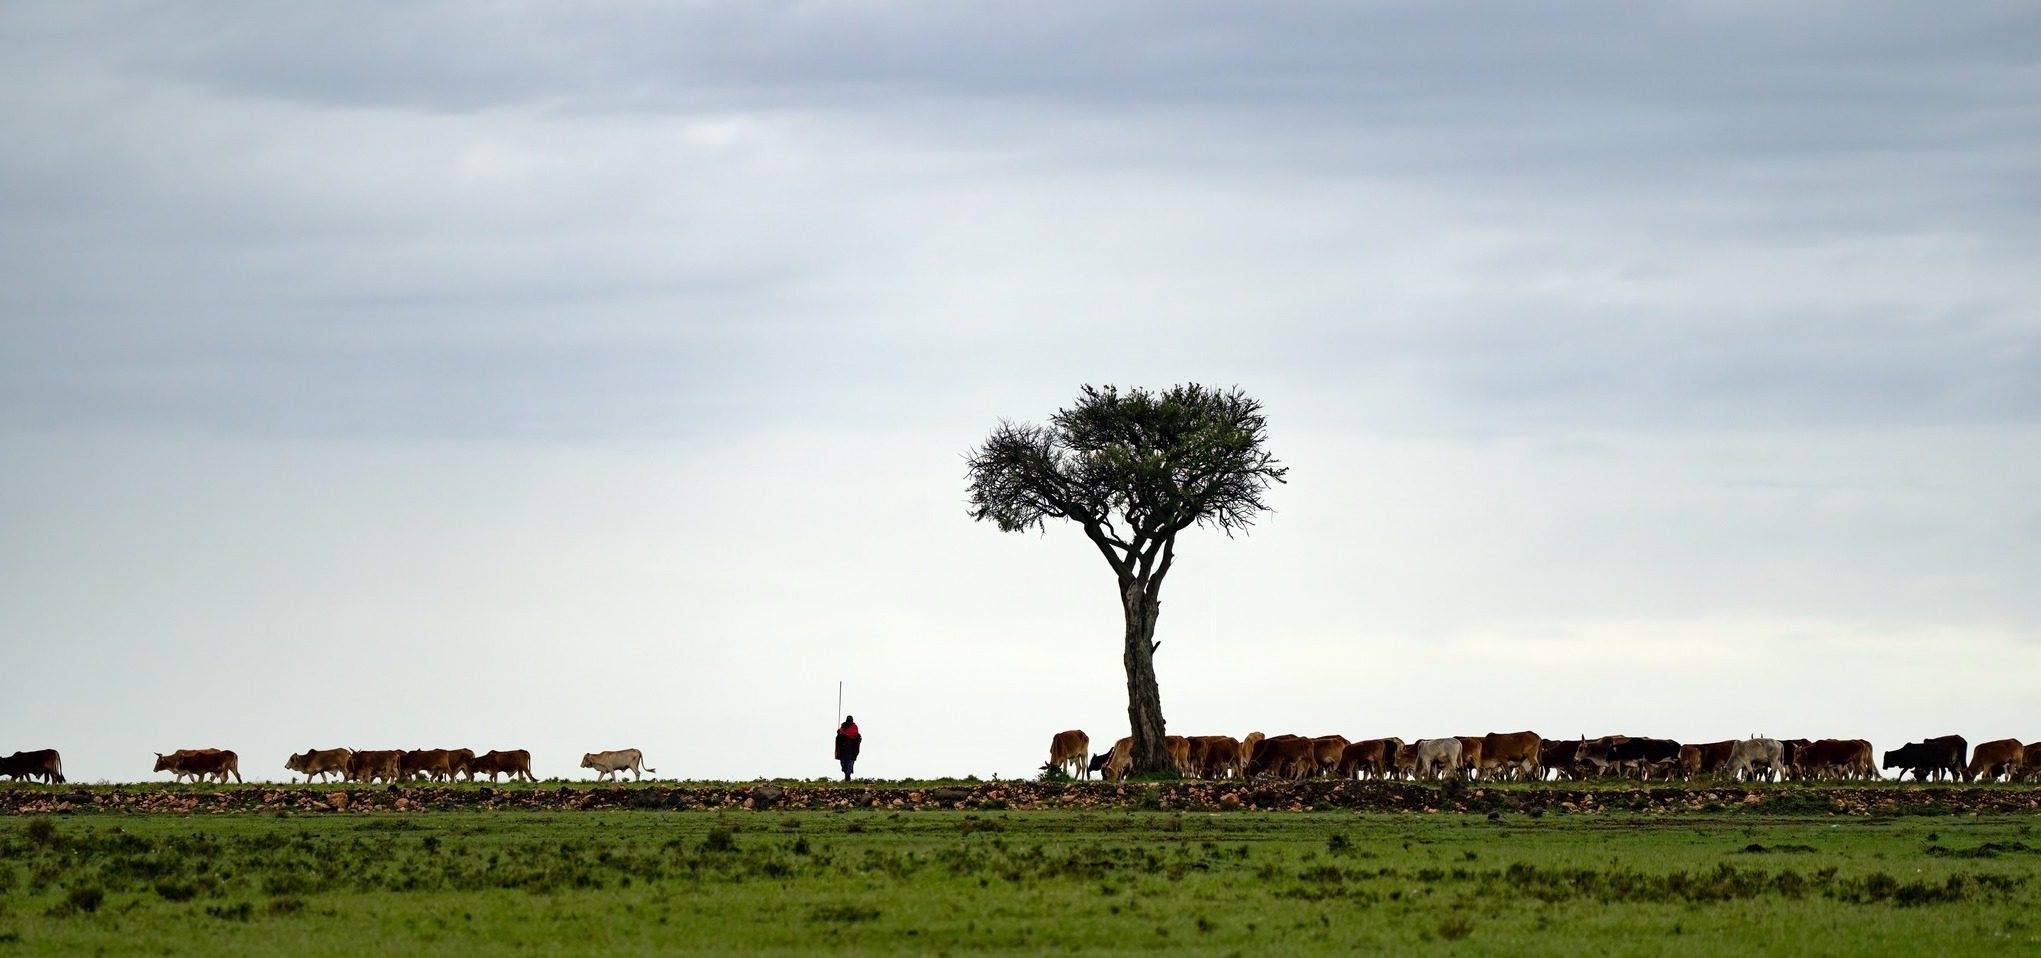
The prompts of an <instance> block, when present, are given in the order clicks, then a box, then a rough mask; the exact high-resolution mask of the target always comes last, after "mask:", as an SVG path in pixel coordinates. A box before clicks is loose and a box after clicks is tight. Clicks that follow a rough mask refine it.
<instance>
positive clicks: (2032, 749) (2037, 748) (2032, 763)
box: [57, 742, 2041, 782]
mask: <svg viewBox="0 0 2041 958" xmlns="http://www.w3.org/2000/svg"><path fill="white" fill-rule="evenodd" d="M2025 754H2026V761H2024V762H2021V763H2020V779H2021V780H2022V781H2028V782H2032V781H2041V742H2028V743H2027V750H2026V753H2025ZM57 781H60V782H61V781H63V779H61V778H60V779H57Z"/></svg>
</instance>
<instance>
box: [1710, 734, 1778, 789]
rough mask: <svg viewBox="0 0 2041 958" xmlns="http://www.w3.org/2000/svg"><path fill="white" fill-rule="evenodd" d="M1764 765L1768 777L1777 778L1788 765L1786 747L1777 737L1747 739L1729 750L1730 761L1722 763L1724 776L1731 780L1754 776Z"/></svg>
mask: <svg viewBox="0 0 2041 958" xmlns="http://www.w3.org/2000/svg"><path fill="white" fill-rule="evenodd" d="M1759 766H1763V767H1764V770H1765V772H1766V773H1767V775H1766V777H1767V778H1775V777H1777V776H1778V774H1779V773H1780V772H1781V771H1783V770H1784V769H1785V767H1786V747H1785V746H1784V745H1781V744H1779V740H1778V739H1775V738H1753V739H1745V740H1744V741H1741V742H1738V743H1736V747H1735V748H1732V749H1730V750H1729V761H1727V762H1724V763H1723V765H1722V776H1723V777H1724V778H1727V779H1730V780H1731V781H1740V780H1743V779H1748V778H1754V777H1756V776H1757V775H1758V771H1757V769H1758V767H1759Z"/></svg>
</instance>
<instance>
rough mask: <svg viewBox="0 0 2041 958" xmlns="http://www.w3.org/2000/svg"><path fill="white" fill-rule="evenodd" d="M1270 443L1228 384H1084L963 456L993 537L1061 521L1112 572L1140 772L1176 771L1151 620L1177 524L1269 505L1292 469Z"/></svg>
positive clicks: (1247, 521) (1251, 404) (1232, 520)
mask: <svg viewBox="0 0 2041 958" xmlns="http://www.w3.org/2000/svg"><path fill="white" fill-rule="evenodd" d="M1267 441H1268V421H1267V419H1266V418H1265V417H1264V416H1263V415H1262V411H1261V403H1260V402H1258V401H1256V400H1254V399H1253V398H1250V397H1249V396H1247V395H1246V394H1245V393H1242V392H1241V391H1240V390H1239V389H1238V388H1234V389H1231V390H1226V391H1221V390H1218V389H1214V388H1212V387H1208V386H1200V385H1197V384H1195V383H1193V384H1189V385H1182V386H1176V387H1173V388H1171V389H1170V390H1168V391H1167V392H1162V393H1159V394H1158V393H1150V392H1148V391H1146V390H1143V389H1130V390H1127V391H1125V392H1122V391H1120V389H1119V388H1118V387H1114V386H1105V387H1102V388H1101V387H1092V386H1085V387H1083V395H1082V396H1080V397H1078V400H1077V402H1076V403H1074V404H1072V405H1070V406H1069V407H1066V408H1064V409H1060V410H1058V411H1057V412H1056V414H1055V415H1054V416H1051V417H1050V418H1049V425H1047V426H1038V425H1034V424H1032V423H1015V422H1011V421H1008V420H1004V419H1002V420H1000V422H999V425H998V426H997V427H996V428H994V429H993V430H992V435H991V436H990V437H988V438H987V439H986V440H985V443H984V444H983V445H981V446H979V447H978V448H976V449H973V450H971V452H970V454H969V475H970V483H971V518H973V519H976V520H979V521H990V522H994V523H997V524H998V525H999V528H1000V531H1002V532H1021V531H1024V530H1028V529H1041V528H1043V526H1044V524H1045V521H1046V520H1049V519H1068V520H1070V521H1072V522H1075V523H1077V524H1078V525H1079V526H1081V527H1082V528H1083V529H1084V534H1085V535H1086V536H1087V537H1089V538H1090V539H1091V542H1092V545H1094V546H1097V547H1098V551H1099V554H1100V555H1103V556H1105V560H1106V564H1107V565H1110V566H1112V567H1113V574H1114V575H1115V576H1116V577H1118V580H1119V592H1120V608H1121V609H1122V611H1123V612H1124V614H1125V616H1126V631H1125V636H1124V638H1125V651H1124V653H1123V655H1122V661H1123V662H1124V664H1125V665H1126V669H1127V721H1128V724H1129V725H1130V726H1131V727H1132V729H1133V739H1134V740H1133V743H1132V746H1133V748H1132V752H1133V754H1132V756H1131V757H1132V763H1133V768H1134V770H1135V771H1137V772H1161V771H1168V770H1171V769H1173V768H1174V765H1173V764H1172V763H1171V762H1170V758H1169V752H1168V750H1167V748H1165V746H1164V745H1163V741H1162V737H1163V734H1164V733H1163V729H1164V724H1163V720H1162V692H1161V690H1160V689H1159V688H1158V687H1157V685H1156V682H1155V650H1156V648H1157V647H1158V646H1159V645H1160V643H1158V642H1156V641H1155V619H1156V615H1157V614H1158V613H1159V612H1160V611H1161V609H1162V602H1161V599H1160V594H1161V591H1162V581H1163V579H1164V578H1166V577H1168V575H1169V569H1170V564H1171V563H1172V562H1173V561H1174V560H1175V558H1176V536H1177V533H1179V532H1182V531H1183V530H1185V529H1188V528H1190V527H1191V526H1194V525H1199V526H1206V527H1209V528H1215V529H1218V530H1220V531H1222V532H1225V533H1226V534H1227V535H1228V536H1231V535H1232V534H1233V533H1234V531H1235V530H1242V531H1244V530H1245V529H1246V528H1247V527H1248V526H1251V525H1253V524H1254V520H1255V517H1256V516H1257V515H1259V514H1260V513H1262V512H1264V511H1268V508H1269V507H1268V505H1267V504H1266V503H1264V502H1263V501H1262V495H1263V494H1264V493H1266V492H1267V491H1268V489H1269V488H1270V486H1271V485H1272V484H1274V483H1278V482H1282V481H1284V480H1283V477H1284V475H1285V474H1287V473H1288V472H1289V471H1290V470H1289V469H1288V467H1285V466H1279V465H1277V463H1276V460H1275V457H1273V456H1271V455H1270V454H1269V452H1268V450H1267V449H1265V448H1263V447H1264V445H1265V444H1266V443H1267Z"/></svg>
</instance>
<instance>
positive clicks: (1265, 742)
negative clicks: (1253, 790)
mask: <svg viewBox="0 0 2041 958" xmlns="http://www.w3.org/2000/svg"><path fill="white" fill-rule="evenodd" d="M1317 763H1318V754H1317V749H1316V747H1315V746H1314V745H1313V744H1312V742H1311V740H1310V739H1308V738H1300V737H1298V736H1295V735H1275V736H1270V737H1268V738H1264V739H1262V740H1261V741H1260V742H1258V743H1256V744H1255V746H1254V756H1253V757H1252V758H1249V759H1248V760H1247V773H1246V775H1245V776H1244V777H1246V778H1256V777H1259V776H1262V775H1274V776H1276V777H1278V778H1303V777H1304V775H1305V773H1306V772H1307V771H1308V770H1309V769H1312V768H1316V767H1317Z"/></svg>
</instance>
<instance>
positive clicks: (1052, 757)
mask: <svg viewBox="0 0 2041 958" xmlns="http://www.w3.org/2000/svg"><path fill="white" fill-rule="evenodd" d="M1090 757H1091V736H1089V735H1086V734H1084V730H1083V729H1071V730H1069V731H1067V732H1057V733H1056V734H1054V735H1052V736H1049V760H1048V761H1047V762H1044V763H1043V764H1042V771H1045V772H1046V771H1048V770H1049V769H1052V768H1059V769H1060V768H1066V767H1072V766H1074V769H1075V771H1074V774H1072V775H1071V777H1072V778H1090V777H1091V771H1090V769H1089V768H1088V767H1087V766H1086V764H1085V760H1086V759H1089V758H1090Z"/></svg>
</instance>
